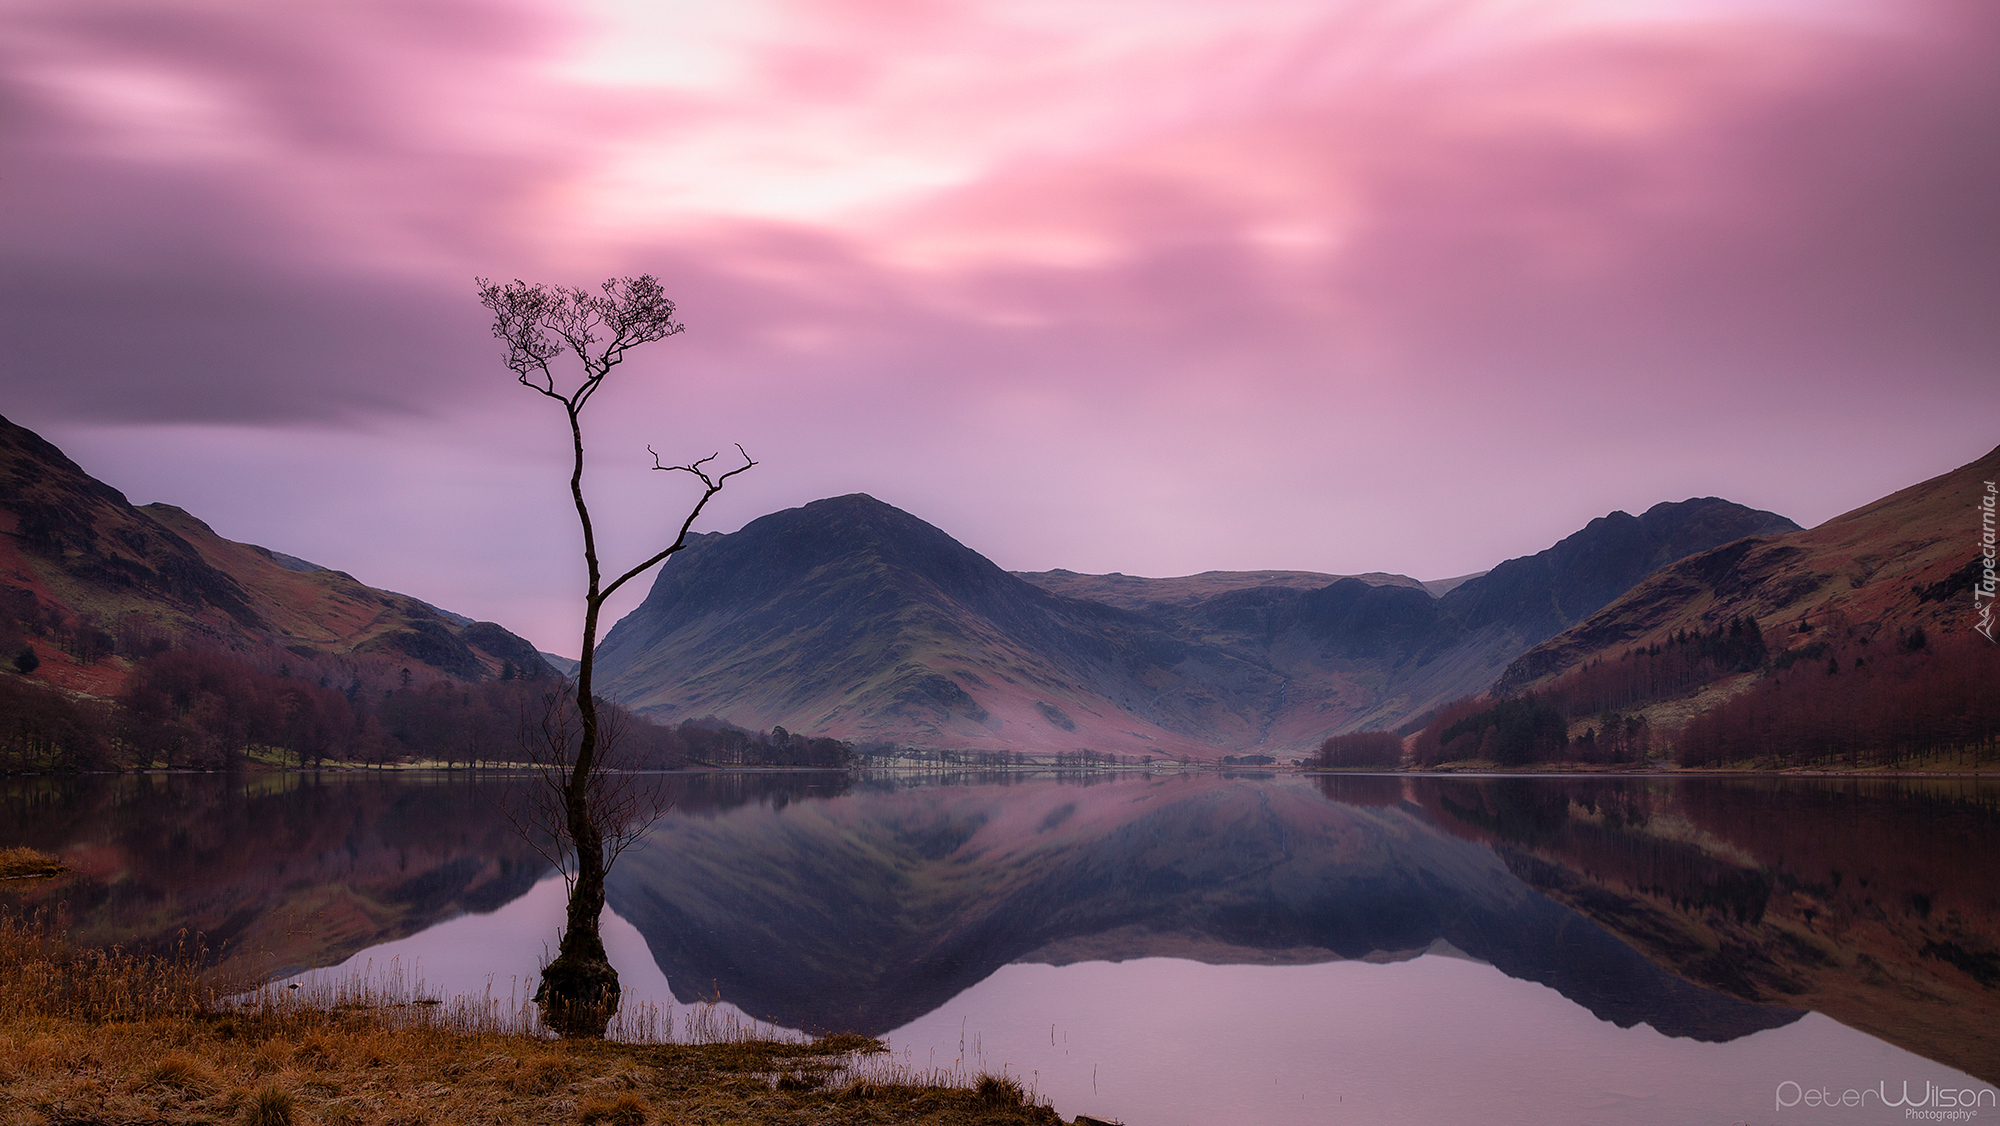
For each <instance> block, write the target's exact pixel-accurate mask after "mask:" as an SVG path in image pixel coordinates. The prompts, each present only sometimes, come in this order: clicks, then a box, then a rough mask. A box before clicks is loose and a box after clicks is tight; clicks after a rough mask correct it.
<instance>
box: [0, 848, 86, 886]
mask: <svg viewBox="0 0 2000 1126" xmlns="http://www.w3.org/2000/svg"><path fill="white" fill-rule="evenodd" d="M67 871H69V865H67V864H64V863H63V862H62V861H60V860H58V859H56V858H55V857H53V856H50V855H49V854H48V853H46V852H36V851H35V850H34V849H32V848H6V849H0V880H24V879H31V878H34V877H37V876H60V875H62V874H63V873H64V872H67Z"/></svg>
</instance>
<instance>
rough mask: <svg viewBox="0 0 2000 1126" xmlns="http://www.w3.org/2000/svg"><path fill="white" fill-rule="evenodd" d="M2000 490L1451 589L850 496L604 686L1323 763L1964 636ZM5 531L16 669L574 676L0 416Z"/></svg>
mask: <svg viewBox="0 0 2000 1126" xmlns="http://www.w3.org/2000/svg"><path fill="white" fill-rule="evenodd" d="M1996 476H2000V450H1996V451H1994V452H1992V453H1988V454H1987V455H1986V456H1985V457H1983V458H1981V459H1979V460H1978V461H1976V462H1973V463H1971V464H1969V465H1966V466H1963V467H1961V468H1960V469H1958V470H1955V471H1952V472H1950V473H1946V474H1943V475H1941V476H1939V477H1937V478H1933V479H1932V480H1930V481H1926V482H1923V483H1921V484H1918V485H1915V486H1912V487H1911V488H1909V489H1906V490H1903V491H1901V492H1898V493H1896V494H1894V495H1893V496H1891V497H1887V498H1884V499H1882V500H1881V501H1878V502H1875V503H1873V504H1869V505H1866V506H1863V507H1862V508H1859V509H1857V510H1855V511H1854V512H1852V513H1849V514H1847V515H1844V516H1841V517H1838V518H1836V519H1834V520H1831V521H1828V522H1827V523H1826V524H1824V525H1821V526H1820V527H1818V528H1814V529H1810V530H1807V529H1801V528H1800V527H1799V526H1798V525H1797V524H1795V523H1794V522H1793V521H1791V520H1789V519H1787V518H1786V517H1784V516H1781V515H1779V514H1777V513H1772V512H1766V511H1761V510H1758V509H1753V508H1749V507H1746V506H1744V505H1740V504H1736V503H1733V502H1730V501H1727V500H1723V499H1720V498H1715V497H1702V498H1692V499H1688V500H1681V501H1673V502H1665V503H1661V504H1657V505H1655V506H1653V507H1652V508H1649V509H1647V510H1646V511H1645V512H1643V513H1640V514H1639V515H1636V516H1634V515H1631V514H1628V513H1625V512H1613V513H1609V514H1607V515H1605V516H1602V517H1599V518H1597V519H1594V520H1592V521H1590V522H1589V523H1588V524H1587V525H1585V526H1584V527H1583V528H1581V529H1579V530H1578V531H1577V532H1575V533H1574V534H1572V535H1570V536H1568V537H1565V538H1564V539H1562V540H1561V541H1560V542H1558V543H1556V544H1553V545H1551V546H1550V547H1549V548H1548V549H1547V550H1544V551H1541V552H1538V553H1536V554H1534V555H1530V556H1524V557H1521V558H1517V559H1509V560H1505V561H1501V562H1497V563H1496V564H1495V565H1494V566H1493V567H1492V568H1491V569H1490V570H1487V571H1485V572H1482V573H1479V574H1475V575H1469V576H1460V577H1456V578H1452V579H1445V580H1434V581H1430V582H1424V581H1419V580H1417V579H1415V578H1411V577H1408V576H1403V575H1394V574H1386V573H1368V574H1360V575H1331V574H1321V573H1316V572H1307V571H1256V572H1207V573H1204V574H1199V575H1191V576H1183V577H1178V578H1141V577H1136V576H1128V575H1118V574H1112V575H1085V574H1077V573H1075V572H1071V571H1065V570H1055V571H1046V572H1036V573H1010V572H1007V571H1004V570H1002V569H1000V568H999V567H998V566H996V565H995V564H993V563H992V562H991V561H989V560H987V559H985V558H984V557H982V556H981V555H979V554H978V553H977V552H975V551H973V550H971V549H970V548H968V547H966V546H965V545H963V544H961V543H959V542H958V541H956V540H955V539H953V538H952V537H951V535H950V534H949V533H948V532H947V531H946V530H944V529H941V528H939V527H937V526H935V525H933V524H931V523H928V522H926V521H925V520H923V519H921V518H920V517H919V516H917V515H913V514H911V513H908V512H904V511H901V510H900V509H897V508H895V507H893V506H891V505H888V504H885V503H883V502H881V501H879V500H876V499H874V498H872V497H870V496H867V495H865V494H861V493H854V494H849V495H845V496H838V497H831V498H828V499H825V500H820V501H816V502H813V503H811V504H807V505H804V506H802V507H799V508H794V509H788V510H785V511H782V512H776V513H772V514H770V515H767V516H764V517H762V518H760V519H757V520H753V521H751V522H750V523H749V524H747V525H745V526H744V527H743V528H742V529H741V530H740V531H737V532H733V533H729V534H715V533H711V534H707V535H700V536H696V537H694V538H693V541H692V542H691V544H690V546H689V548H688V549H687V550H686V551H684V552H682V553H680V554H678V555H676V556H674V557H673V558H671V559H670V560H669V561H668V563H667V564H666V565H665V566H664V567H663V568H662V570H661V571H660V573H659V575H658V576H657V578H656V580H655V581H654V583H653V585H652V588H651V591H650V593H649V594H648V595H647V597H646V599H645V600H644V602H643V603H642V604H641V605H640V606H639V607H638V608H637V609H635V610H634V611H633V612H632V613H630V614H629V615H627V616H626V617H625V618H623V619H622V620H621V621H619V622H618V623H617V624H616V625H615V626H614V627H613V628H612V629H611V630H610V631H609V633H608V634H607V635H606V636H605V638H604V641H603V642H602V644H601V645H600V647H599V650H598V665H597V676H598V685H599V688H600V690H601V691H602V692H603V693H604V694H605V695H606V696H608V697H610V698H612V699H614V700H616V701H617V702H619V703H620V704H622V705H624V706H626V707H628V708H630V709H632V710H633V711H635V712H636V713H638V714H639V715H642V716H645V717H647V718H650V719H653V720H655V721H657V722H659V723H662V724H668V725H677V724H680V723H682V722H684V721H689V720H695V721H707V720H711V719H712V720H718V721H722V722H724V723H726V724H732V725H736V726H739V727H742V728H746V729H749V730H751V731H760V730H766V729H775V728H778V727H783V728H785V729H787V730H788V731H789V732H790V733H793V734H796V735H804V736H824V737H830V738H835V739H840V740H846V741H850V742H853V743H857V744H888V745H895V746H904V747H915V748H923V749H934V750H953V751H965V752H987V753H993V754H1002V753H1016V752H1027V753H1032V754H1048V753H1074V752H1084V751H1088V752H1091V753H1093V754H1100V755H1104V754H1109V755H1117V756H1121V757H1129V758H1139V759H1144V758H1153V759H1171V760H1213V759H1217V758H1220V757H1222V756H1223V755H1226V754H1228V755H1244V754H1268V755H1271V756H1273V757H1297V756H1300V755H1302V754H1307V753H1311V752H1312V751H1313V750H1315V749H1316V748H1317V747H1318V746H1319V744H1320V743H1321V741H1322V740H1324V739H1325V738H1327V737H1328V736H1329V735H1333V734H1336V733H1341V732H1348V731H1356V730H1374V729H1387V730H1394V729H1398V728H1401V729H1403V730H1413V729H1414V728H1415V727H1417V726H1421V725H1422V722H1423V721H1424V720H1426V719H1427V718H1429V717H1430V716H1432V715H1434V714H1436V713H1437V712H1438V710H1439V709H1440V708H1441V707H1443V706H1444V705H1446V704H1448V703H1450V702H1452V701H1454V700H1459V699H1462V698H1465V697H1470V696H1477V695H1479V694H1481V693H1484V692H1486V691H1488V690H1489V689H1492V688H1494V687H1495V686H1496V685H1499V686H1501V687H1503V688H1505V689H1509V690H1519V689H1522V688H1527V687H1533V686H1535V685H1538V684H1546V683H1548V682H1550V681H1551V680H1552V679H1553V678H1556V677H1559V676H1561V675H1562V674H1564V673H1566V672H1570V671H1572V670H1575V669H1577V668H1579V667H1582V666H1585V665H1587V664H1589V663H1590V662H1592V661H1598V660H1603V659H1605V658H1607V657H1612V656H1616V655H1617V654H1618V653H1620V652H1624V651H1628V650H1630V649H1631V648H1632V647H1633V646H1642V647H1643V646H1645V645H1648V644H1656V643H1658V642H1659V641H1660V640H1661V639H1663V638H1671V637H1673V636H1675V635H1676V633H1677V631H1678V633H1679V634H1681V635H1685V634H1686V632H1687V631H1689V630H1693V631H1697V632H1699V631H1701V630H1705V629H1706V630H1713V629H1716V628H1719V627H1720V626H1721V625H1723V624H1726V623H1728V622H1729V621H1730V620H1731V619H1732V618H1733V617H1735V616H1737V615H1751V616H1753V617H1754V618H1755V620H1756V621H1757V622H1759V623H1760V624H1761V627H1762V628H1764V629H1765V630H1767V631H1775V632H1773V633H1772V636H1774V637H1775V638H1776V639H1777V642H1778V648H1779V649H1783V648H1784V647H1785V645H1787V644H1789V642H1788V641H1786V637H1787V636H1788V635H1789V634H1788V631H1794V630H1797V629H1798V628H1799V624H1800V623H1801V622H1807V623H1808V626H1807V628H1810V621H1811V620H1813V619H1815V618H1817V620H1821V621H1829V620H1838V621H1841V622H1849V623H1852V622H1854V621H1863V620H1865V621H1868V622H1872V623H1874V624H1875V626H1876V627H1877V628H1882V629H1902V630H1908V629H1910V628H1914V627H1918V626H1921V627H1922V628H1923V629H1924V630H1928V631H1930V632H1931V634H1933V635H1936V636H1941V637H1949V636H1951V635H1953V634H1959V633H1966V632H1968V631H1969V629H1970V625H1971V615H1970V614H1969V612H1968V611H1967V608H1968V607H1969V606H1970V605H1971V596H1972V589H1973V584H1974V582H1975V581H1976V580H1977V579H1978V578H1979V575H1978V573H1977V563H1978V548H1977V544H1976V536H1975V531H1976V526H1975V522H1974V520H1973V519H1971V518H1968V513H1969V512H1971V511H1972V509H1971V506H1972V505H1973V504H1975V503H1976V497H1977V494H1978V491H1979V490H1980V489H1981V488H1982V487H1983V486H1981V484H1980V482H1982V481H1987V480H1992V479H1994V478H1995V477H1996ZM0 521H4V527H0V531H4V533H5V535H4V536H0V588H4V589H0V596H4V598H5V599H6V600H7V602H6V606H4V607H0V610H4V611H5V613H4V615H0V616H4V617H6V618H7V619H8V622H7V623H0V624H4V625H5V626H6V628H8V629H11V630H12V631H13V633H14V634H15V635H17V636H16V637H14V638H0V641H4V642H6V644H7V646H8V648H9V653H10V654H11V653H14V652H15V651H16V650H24V651H32V652H33V653H34V654H35V656H36V657H37V659H38V660H37V662H36V663H38V664H39V665H40V668H39V670H38V671H35V672H33V673H32V674H30V673H23V672H20V671H18V670H16V671H9V672H7V673H6V674H4V675H5V676H6V677H8V678H17V677H25V676H32V677H33V678H34V679H37V680H41V681H44V682H49V683H54V684H58V685H61V686H63V687H64V688H65V689H67V690H70V691H72V692H80V693H84V694H86V695H96V696H103V697H112V696H116V695H118V693H119V692H120V691H121V690H122V689H123V677H124V676H126V675H127V674H128V672H129V670H130V669H131V668H133V667H134V662H135V660H137V659H138V658H140V657H142V656H143V655H144V654H143V653H142V652H140V651H139V650H143V649H145V648H147V647H148V646H150V647H152V648H153V649H155V650H157V649H158V648H159V647H162V646H168V645H173V646H184V647H193V648H203V647H206V648H211V649H218V650H222V651H226V652H229V653H233V654H235V655H237V657H238V658H240V659H244V660H249V661H251V662H252V663H256V664H258V665H259V666H260V667H262V666H271V668H272V669H273V670H276V669H278V668H280V667H283V668H285V669H287V670H290V669H292V668H294V667H296V668H298V669H300V670H309V671H310V672H311V673H313V674H314V675H317V676H319V678H320V680H321V682H322V684H330V685H332V686H333V687H334V688H339V687H341V686H342V685H349V686H353V685H365V686H367V687H368V689H369V690H370V691H372V690H375V689H376V688H377V687H383V686H386V687H384V690H385V691H388V692H389V694H390V695H392V696H393V694H394V689H395V687H396V682H397V679H398V678H399V677H400V678H401V681H402V685H403V686H404V687H409V686H410V684H411V681H412V678H413V677H414V678H415V680H417V681H418V682H421V683H435V684H462V685H473V684H492V683H493V682H495V681H499V680H508V681H512V680H515V679H517V678H518V679H521V680H532V679H535V678H539V677H543V676H547V675H552V672H553V670H552V669H551V667H550V665H549V664H548V663H547V662H546V661H545V659H544V656H543V655H540V654H537V653H536V652H535V651H534V649H533V647H532V646H531V645H529V644H528V643H527V642H526V641H524V640H522V639H520V638H519V637H516V636H515V635H513V634H511V633H509V632H508V631H506V630H505V629H504V628H503V627H501V626H499V625H496V624H493V623H475V622H472V621H470V620H469V619H466V618H463V617H461V616H458V615H455V614H452V613H450V612H449V611H445V610H440V609H438V608H436V607H433V606H430V605H429V604H427V603H424V602H422V601H420V600H419V599H417V598H414V597H411V596H408V595H401V594H395V593H393V592H387V591H381V590H376V589H374V588H371V587H367V586H365V585H364V584H362V583H360V582H358V581H357V580H355V579H353V578H351V577H350V576H348V575H346V574H345V573H343V572H340V571H336V570H331V569H328V568H324V567H319V566H316V565H314V564H310V563H306V562H304V561H302V560H297V559H294V558H292V557H290V556H287V555H285V554H283V553H282V552H280V551H276V550H271V549H266V548H262V547H255V546H251V545H246V544H238V543H233V542H231V541H229V540H226V539H223V538H221V537H219V536H216V535H215V534H214V533H213V532H212V531H210V530H209V529H208V527H207V526H206V525H205V524H203V523H202V522H201V521H200V520H199V519H197V518H196V517H195V516H193V515H192V514H189V513H186V512H183V511H181V510H180V509H177V508H173V507H171V506H167V505H158V504H155V505H148V506H145V507H136V506H133V505H131V504H129V503H128V502H127V501H126V500H125V498H124V497H123V496H122V495H121V494H119V493H118V492H117V491H116V490H114V489H111V488H110V487H109V486H106V485H104V484H102V483H101V482H98V481H96V480H94V479H92V478H91V477H89V476H88V474H87V473H85V472H84V470H83V469H82V468H81V467H78V466H76V465H75V464H74V463H73V462H71V461H69V459H67V458H65V457H64V456H63V455H62V454H61V452H60V451H59V450H57V449H56V448H55V447H54V446H52V445H49V444H48V443H47V442H45V441H43V440H42V439H41V438H40V437H38V436H36V435H35V434H33V433H32V432H30V431H28V430H26V429H24V428H22V427H19V426H15V425H13V424H11V423H5V422H4V420H0ZM286 675H290V672H289V671H288V672H287V673H286ZM419 686H420V685H419ZM348 695H349V698H350V699H352V698H353V697H354V692H353V688H352V687H349V689H348Z"/></svg>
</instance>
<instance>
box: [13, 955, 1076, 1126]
mask: <svg viewBox="0 0 2000 1126" xmlns="http://www.w3.org/2000/svg"><path fill="white" fill-rule="evenodd" d="M198 965H199V962H198V955H197V954H196V952H195V951H194V950H193V948H192V947H191V946H190V947H189V948H187V949H184V950H182V951H180V952H178V953H174V954H169V955H167V956H160V957H154V956H146V955H133V954H127V953H123V952H119V951H88V950H81V949H78V948H75V947H73V946H70V945H69V944H68V943H67V942H66V941H65V940H64V939H63V938H62V936H61V935H59V934H56V933H54V932H52V931H51V930H50V929H49V928H46V927H44V926H42V925H41V924H40V923H39V922H36V921H23V920H19V919H13V918H9V917H6V916H0V1126H30V1124H32V1126H52V1124H61V1123H81V1122H86V1121H88V1122H125V1123H140V1122H143V1123H155V1124H178V1123H189V1124H193V1123H201V1122H230V1123H238V1124H247V1126H306V1124H310V1123H319V1124H326V1126H428V1124H432V1123H437V1124H443V1123H453V1124H457V1123H467V1124H481V1126H511V1124H516V1123H519V1124H523V1126H525V1124H528V1123H535V1124H543V1123H578V1124H580V1126H679V1124H687V1126H696V1124H702V1126H734V1124H738V1123H753V1122H754V1123H778V1124H793V1123H796V1124H798V1126H805V1124H808V1123H823V1124H828V1126H860V1124H862V1123H871V1124H874V1123H909V1124H925V1126H931V1124H935V1126H945V1124H953V1126H960V1124H966V1126H1003V1124H1013V1123H1033V1124H1036V1126H1055V1124H1057V1123H1059V1122H1060V1121H1061V1120H1060V1119H1059V1118H1058V1117H1057V1116H1056V1114H1055V1112H1054V1111H1053V1110H1050V1109H1049V1108H1047V1107H1045V1106H1039V1105H1035V1103H1034V1101H1033V1099H1032V1098H1031V1097H1029V1095H1028V1094H1027V1093H1025V1092H1023V1091H1022V1090H1021V1088H1020V1086H1019V1085H1018V1084H1017V1083H1015V1082H1014V1081H1013V1080H1011V1079H1005V1078H994V1077H984V1076H981V1077H963V1076H940V1075H925V1074H919V1073H914V1072H911V1071H909V1070H907V1069H904V1068H898V1067H897V1066H895V1065H893V1064H891V1063H888V1062H886V1059H885V1057H884V1056H883V1055H882V1052H883V1049H882V1045H881V1044H880V1042H878V1041H875V1040H871V1039H868V1038H865V1037H859V1036H833V1037H826V1038H822V1039H820V1040H815V1041H812V1042H810V1043H801V1042H787V1041H783V1040H776V1039H770V1038H758V1037H756V1036H753V1035H750V1034H749V1031H748V1030H745V1029H742V1028H740V1027H737V1026H731V1025H728V1024H726V1023H721V1022H715V1021H713V1020H710V1021H709V1022H708V1023H707V1024H706V1026H705V1029H704V1026H703V1024H702V1022H700V1021H696V1020H687V1021H684V1022H682V1023H683V1028H684V1029H685V1030H686V1031H689V1032H703V1031H704V1030H705V1033H706V1034H707V1036H708V1037H709V1038H708V1039H706V1040H703V1041H702V1042H669V1038H670V1035H671V1033H673V1031H674V1029H673V1026H672V1022H670V1021H658V1020H655V1021H654V1023H653V1024H652V1025H650V1026H649V1028H650V1031H651V1033H652V1035H651V1037H650V1039H648V1040H645V1041H640V1042H617V1041H559V1040H552V1039H547V1038H544V1037H543V1036H541V1035H538V1034H536V1033H535V1032H533V1031H532V1030H529V1031H523V1030H521V1028H519V1027H518V1026H516V1027H512V1028H503V1027H502V1024H504V1021H496V1019H495V1016H496V1014H495V1011H494V1008H493V1006H492V1005H491V1003H490V1002H486V1001H472V1002H455V1001H454V1002H443V1003H436V1002H434V1003H429V1004H424V1003H417V1002H413V1001H410V1000H407V999H405V1000H397V999H394V998H393V997H392V996H390V995H388V994H386V993H383V992H381V991H376V992H374V993H372V994H369V991H367V990H360V989H350V990H348V992H347V996H348V998H349V999H348V1000H346V1001H340V1002H336V1003H332V1004H328V1003H326V1002H327V1001H328V1000H329V997H330V994H329V993H327V992H325V991H321V992H319V993H317V994H315V993H314V992H313V991H311V990H298V991H292V990H268V991H259V992H255V993H250V994H242V993H237V994H233V995H222V994H220V993H219V992H218V991H216V990H214V989H213V988H211V987H209V986H206V985H204V984H203V982H202V981H201V979H200V975H199V974H198V973H197V972H195V968H196V967H197V966H198ZM357 993H358V994H361V995H370V996H372V998H373V999H372V1001H371V1002H370V1003H361V1002H358V1001H355V1000H353V997H354V996H355V995H356V994H357ZM499 1015H500V1016H502V1017H505V1018H507V1019H514V1017H513V1014H499Z"/></svg>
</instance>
